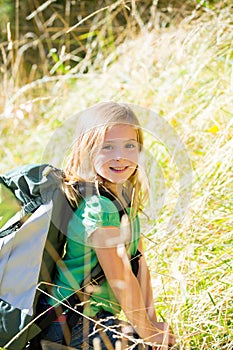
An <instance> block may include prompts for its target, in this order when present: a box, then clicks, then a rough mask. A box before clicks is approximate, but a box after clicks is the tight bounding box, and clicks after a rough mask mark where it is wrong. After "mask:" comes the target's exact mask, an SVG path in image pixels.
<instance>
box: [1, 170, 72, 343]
mask: <svg viewBox="0 0 233 350" xmlns="http://www.w3.org/2000/svg"><path fill="white" fill-rule="evenodd" d="M61 181H62V171H61V170H58V169H56V168H54V167H52V166H50V165H48V164H43V165H26V166H22V167H19V168H16V169H14V170H13V171H11V172H9V173H7V174H5V175H3V176H1V177H0V190H1V192H0V226H1V227H0V298H1V299H0V346H5V347H6V348H7V349H12V350H20V349H23V348H24V347H25V346H26V344H27V342H28V340H30V339H32V338H33V337H34V336H36V335H37V334H38V333H39V332H40V328H39V327H38V325H37V324H36V323H32V324H31V325H30V322H31V321H32V320H33V318H34V315H35V312H36V305H37V301H38V298H39V295H40V292H38V291H37V290H36V287H37V285H38V284H39V283H41V282H42V281H44V282H45V283H50V282H52V280H53V274H54V269H55V263H56V261H57V260H58V259H59V258H60V257H61V256H62V254H63V251H64V246H65V242H66V237H65V233H66V228H67V224H68V221H69V219H70V218H71V215H72V213H73V209H72V208H71V207H70V205H69V204H68V201H67V199H66V197H65V196H64V194H63V191H62V190H61ZM54 203H56V205H53V204H54ZM61 213H62V215H61ZM40 287H41V288H42V289H44V290H46V285H45V284H42V285H41V286H40ZM29 325H30V326H29ZM17 335H18V336H17ZM14 338H15V339H14ZM12 339H14V340H13V341H12ZM8 342H9V345H7V344H8Z"/></svg>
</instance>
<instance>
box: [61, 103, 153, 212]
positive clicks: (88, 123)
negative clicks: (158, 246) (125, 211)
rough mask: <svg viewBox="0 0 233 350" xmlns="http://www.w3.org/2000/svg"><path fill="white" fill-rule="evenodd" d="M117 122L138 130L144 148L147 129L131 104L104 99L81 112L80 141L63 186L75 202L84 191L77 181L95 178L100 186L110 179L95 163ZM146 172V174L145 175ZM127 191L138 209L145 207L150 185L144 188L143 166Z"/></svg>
mask: <svg viewBox="0 0 233 350" xmlns="http://www.w3.org/2000/svg"><path fill="white" fill-rule="evenodd" d="M114 124H127V125H132V127H133V128H134V129H135V130H136V132H137V141H138V143H139V145H140V150H141V148H142V146H143V133H142V129H141V127H140V124H139V121H138V119H137V117H136V115H135V114H134V112H133V111H132V110H131V108H129V106H128V105H126V104H123V103H115V102H102V103H99V104H97V105H94V106H92V107H90V108H88V109H86V110H85V111H84V112H82V113H81V114H80V117H79V119H78V123H77V131H76V135H77V138H76V142H75V143H74V145H73V148H72V151H71V154H70V157H69V159H68V162H67V164H66V166H65V169H64V174H65V176H64V181H63V190H64V192H65V194H66V196H67V198H68V200H69V202H70V203H71V205H72V206H74V207H75V206H77V205H78V203H79V200H80V195H79V193H77V191H76V190H75V189H74V186H73V185H74V183H75V182H77V181H85V182H95V183H96V184H97V186H99V185H104V186H105V187H107V183H106V182H105V181H104V179H102V178H101V177H100V176H99V175H98V174H96V172H95V169H94V166H93V163H94V156H95V153H96V152H97V149H98V148H99V146H100V145H101V144H102V143H103V140H104V136H105V133H106V130H107V129H108V128H109V127H110V126H112V125H114ZM144 176H145V174H143V176H142V178H144ZM128 183H129V186H128V188H126V189H125V190H126V192H127V195H128V196H129V198H130V200H131V206H132V208H134V212H136V213H137V212H138V211H140V210H142V207H143V204H144V200H145V198H146V197H147V189H146V188H143V184H142V179H141V177H140V168H139V167H137V169H136V171H135V172H134V174H133V175H132V176H131V177H130V178H129V179H128V181H127V184H128Z"/></svg>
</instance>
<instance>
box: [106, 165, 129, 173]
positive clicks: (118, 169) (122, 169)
mask: <svg viewBox="0 0 233 350" xmlns="http://www.w3.org/2000/svg"><path fill="white" fill-rule="evenodd" d="M127 169H128V166H124V167H110V170H111V171H113V172H114V173H117V174H119V173H123V172H124V171H126V170H127Z"/></svg>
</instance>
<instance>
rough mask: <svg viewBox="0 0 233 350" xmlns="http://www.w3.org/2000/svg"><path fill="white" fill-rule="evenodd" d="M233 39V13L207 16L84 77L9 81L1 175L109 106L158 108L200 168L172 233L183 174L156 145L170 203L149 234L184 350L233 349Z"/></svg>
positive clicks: (162, 298)
mask: <svg viewBox="0 0 233 350" xmlns="http://www.w3.org/2000/svg"><path fill="white" fill-rule="evenodd" d="M94 30H96V28H93V31H94ZM232 30H233V24H232V7H231V6H229V7H227V6H226V7H225V8H224V7H223V8H222V9H221V10H216V11H214V10H211V9H208V8H206V9H205V11H203V12H201V13H198V12H196V11H193V12H192V14H191V15H190V16H188V17H185V18H184V19H183V20H182V21H181V22H179V23H178V24H176V26H170V27H167V28H158V27H157V26H151V25H150V26H148V25H147V24H145V25H144V26H143V28H141V30H140V32H139V33H138V35H137V36H136V35H135V38H134V39H132V38H131V37H130V35H129V37H127V36H126V37H125V38H124V40H123V41H122V42H121V43H119V44H117V45H115V43H114V46H112V47H111V50H109V52H108V53H107V55H106V56H104V55H103V52H102V51H101V50H100V49H99V50H100V51H99V55H98V54H97V55H96V59H95V60H93V61H92V62H91V61H88V59H89V58H88V56H87V57H86V58H85V59H84V60H83V61H82V62H80V64H79V69H77V71H75V72H68V73H66V74H64V75H52V76H44V77H42V78H40V79H36V80H32V81H29V82H28V83H27V82H26V83H25V84H24V85H23V86H21V87H18V88H17V89H14V88H13V87H12V86H13V82H12V77H11V76H10V75H5V77H4V78H3V79H2V82H1V85H2V93H1V100H2V101H3V110H2V115H1V116H0V120H1V139H0V146H1V147H0V156H1V160H2V161H1V172H4V171H6V170H9V169H11V168H12V167H15V166H16V165H19V164H24V163H28V162H33V163H34V162H41V160H42V159H43V152H44V149H45V147H46V144H47V142H48V140H49V138H50V136H51V132H52V131H53V130H55V129H56V128H57V127H58V126H60V125H61V123H62V122H63V121H64V120H66V119H67V118H68V117H70V116H71V115H72V114H73V113H74V112H79V111H82V110H83V109H85V108H86V107H88V106H90V105H92V104H94V103H97V102H99V101H102V100H115V101H122V102H128V103H132V104H134V105H139V106H141V107H143V108H146V109H151V110H153V111H154V112H156V113H157V114H158V115H160V116H161V117H163V118H164V120H166V122H168V123H169V125H170V126H171V127H172V128H173V129H174V130H175V131H176V132H177V134H178V135H179V137H180V138H181V140H182V142H183V144H184V146H185V149H186V152H187V155H188V157H189V160H190V162H191V165H192V198H191V200H190V202H189V203H188V207H187V208H186V209H187V210H186V215H185V218H184V220H183V221H181V222H179V223H178V224H177V226H176V227H175V229H174V230H173V232H169V231H168V229H167V220H168V218H170V217H171V215H172V214H173V211H174V206H175V204H176V201H177V192H178V189H177V188H178V184H179V180H180V174H179V172H178V171H177V168H176V164H174V162H173V163H172V161H173V159H172V155H171V154H170V153H169V151H168V150H167V149H166V147H165V146H166V145H163V144H160V145H159V144H156V145H155V144H152V143H153V142H152V143H150V140H149V138H148V139H147V143H148V147H152V148H151V149H153V152H154V158H153V160H156V162H157V164H158V170H159V174H161V176H162V177H163V178H164V183H163V186H164V187H163V188H162V187H161V188H162V192H161V198H162V196H163V194H164V193H165V195H166V196H168V197H167V201H165V202H164V205H162V206H161V208H159V211H158V213H157V217H156V220H152V222H150V223H148V222H147V221H146V220H143V225H144V226H143V227H144V228H145V231H146V232H147V239H145V247H146V256H147V258H148V263H149V266H150V269H151V272H152V276H153V287H154V296H155V305H156V308H157V310H158V316H159V318H160V319H161V320H162V319H166V320H168V321H171V323H172V327H173V329H174V332H175V333H176V334H177V337H178V348H179V349H186V350H188V349H190V350H200V349H202V350H210V349H211V350H214V349H215V350H219V349H221V350H223V349H224V350H231V349H232V348H233V340H232V339H233V322H232V320H233V299H232V294H233V285H232V281H233V264H232V259H233V245H232V227H233V220H232V192H233V178H232V160H233V138H232V136H233V118H232V110H233V70H232V63H233V61H232V60H233V46H232ZM98 45H100V42H98ZM112 45H113V44H112ZM100 46H101V45H100ZM90 47H91V45H90V46H89V49H90ZM82 65H83V66H82ZM84 67H85V68H84ZM87 67H88V72H86V73H84V71H85V69H86V68H87ZM54 71H55V68H54ZM142 123H143V119H142ZM155 131H156V130H155ZM152 141H153V140H152ZM149 165H150V164H149ZM150 181H154V179H153V178H152V179H150ZM155 191H156V189H155ZM163 191H164V192H163ZM155 196H158V193H155ZM156 198H159V197H156ZM161 233H163V234H161Z"/></svg>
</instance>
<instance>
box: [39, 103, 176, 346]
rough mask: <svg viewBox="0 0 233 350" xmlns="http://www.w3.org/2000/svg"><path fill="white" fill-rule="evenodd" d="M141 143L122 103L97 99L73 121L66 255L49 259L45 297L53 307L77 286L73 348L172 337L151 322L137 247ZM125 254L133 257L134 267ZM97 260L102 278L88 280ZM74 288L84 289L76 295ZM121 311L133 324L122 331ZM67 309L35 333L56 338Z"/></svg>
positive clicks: (160, 324) (148, 290) (131, 115)
mask: <svg viewBox="0 0 233 350" xmlns="http://www.w3.org/2000/svg"><path fill="white" fill-rule="evenodd" d="M142 146H143V135H142V130H141V128H140V125H139V122H138V120H137V118H136V116H135V114H134V113H133V111H132V110H131V109H130V108H129V107H128V106H127V105H124V104H119V103H114V102H104V103H100V104H97V105H95V106H93V107H91V108H89V109H87V110H86V111H85V112H83V113H82V114H81V116H80V117H79V119H78V125H77V141H76V143H75V144H74V146H73V150H72V152H71V156H70V158H69V160H68V163H67V166H66V168H65V178H64V183H63V189H64V192H65V194H66V196H67V198H68V200H69V202H70V203H71V205H72V206H73V207H74V208H77V209H75V210H74V214H73V216H72V218H71V220H70V222H69V225H68V232H67V246H66V254H65V256H64V258H63V259H62V261H59V262H58V263H57V271H56V278H55V281H54V288H53V290H52V297H51V298H48V300H47V301H46V302H47V303H48V304H49V305H53V304H54V303H55V302H54V300H59V301H63V300H66V299H67V298H68V297H69V295H70V294H72V293H73V292H74V291H79V293H78V295H79V299H81V301H82V306H83V309H82V314H83V316H80V315H81V313H80V314H77V313H74V314H76V316H77V315H78V316H77V317H76V318H75V321H73V322H72V327H69V328H70V331H71V335H70V338H69V341H70V346H71V347H73V348H75V349H84V348H86V349H93V346H94V345H93V344H94V343H95V342H99V343H100V348H101V349H107V350H109V349H113V348H114V347H115V346H117V345H116V344H117V342H119V339H121V338H122V336H123V339H122V340H121V349H126V348H127V346H128V345H129V344H131V346H132V348H135V349H138V345H136V344H137V343H138V341H136V340H135V339H136V338H141V339H142V340H143V341H144V343H147V342H148V343H150V344H154V346H156V344H157V345H158V346H159V345H161V344H170V345H173V344H174V343H175V338H174V336H173V335H171V334H168V332H166V329H167V325H166V324H165V323H163V322H157V318H156V313H155V310H154V305H153V298H152V289H151V282H150V276H149V271H148V268H147V265H146V262H145V259H144V257H143V252H142V240H141V238H140V227H139V219H138V213H139V212H140V211H141V210H142V208H143V204H144V201H145V199H146V188H144V187H143V182H142V179H143V177H144V178H145V174H143V172H142V169H141V167H140V153H141V151H142ZM138 251H139V252H140V253H138ZM131 259H132V260H138V264H136V268H135V267H134V268H133V266H134V265H133V263H131V262H130V260H131ZM98 264H99V265H100V266H101V268H102V274H104V276H105V277H104V279H103V280H102V281H101V283H97V284H96V285H94V284H93V283H92V284H90V278H91V277H90V272H91V271H92V270H93V268H94V267H95V266H96V265H98ZM97 282H98V281H97ZM80 286H84V287H85V288H83V289H82V293H80ZM80 295H81V296H80ZM68 300H69V299H68ZM78 310H79V309H78ZM121 310H123V311H124V314H125V316H126V317H127V319H128V321H129V322H130V324H131V326H132V328H133V332H131V333H129V332H128V330H129V329H130V328H129V327H125V326H124V327H123V328H124V334H122V329H121V328H120V323H119V322H118V321H117V318H116V315H117V314H119V312H120V311H121ZM68 314H69V313H67V312H64V313H63V314H62V316H59V317H58V319H56V320H55V321H54V322H52V324H50V325H49V327H48V328H47V329H46V330H45V331H44V332H43V336H42V338H43V339H44V340H49V341H53V342H57V343H63V340H64V334H66V331H65V330H66V322H65V321H66V318H67V317H68V316H67V315H68ZM71 328H72V329H71ZM139 342H140V341H139ZM150 348H151V347H150ZM153 348H154V349H157V347H153Z"/></svg>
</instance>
